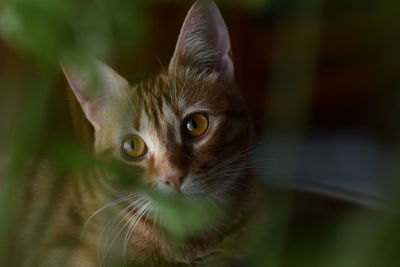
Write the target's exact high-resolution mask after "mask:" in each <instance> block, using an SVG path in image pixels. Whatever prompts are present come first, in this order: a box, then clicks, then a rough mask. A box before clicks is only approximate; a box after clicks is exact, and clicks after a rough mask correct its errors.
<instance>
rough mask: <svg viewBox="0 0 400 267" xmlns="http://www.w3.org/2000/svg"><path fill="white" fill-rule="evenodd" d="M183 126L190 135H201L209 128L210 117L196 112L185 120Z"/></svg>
mask: <svg viewBox="0 0 400 267" xmlns="http://www.w3.org/2000/svg"><path fill="white" fill-rule="evenodd" d="M183 126H184V131H185V133H186V134H187V135H188V136H189V137H199V136H202V135H203V134H204V133H205V132H206V131H207V129H208V118H207V116H206V115H204V114H202V113H195V114H192V115H190V116H189V117H188V118H187V119H186V120H185V121H184V125H183Z"/></svg>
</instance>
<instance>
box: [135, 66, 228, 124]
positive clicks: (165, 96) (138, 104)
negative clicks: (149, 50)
mask: <svg viewBox="0 0 400 267" xmlns="http://www.w3.org/2000/svg"><path fill="white" fill-rule="evenodd" d="M133 89H134V93H133V95H132V98H133V101H134V102H135V104H134V108H135V112H134V113H135V115H134V125H135V128H137V129H140V128H142V127H143V126H144V125H147V126H148V127H150V126H152V127H154V128H155V130H162V129H164V130H168V129H166V128H168V127H171V126H176V124H177V123H179V121H178V120H182V119H183V118H184V117H185V116H187V115H189V114H191V113H195V112H205V113H208V112H210V113H213V114H217V113H219V112H222V110H223V109H224V101H223V99H222V96H221V94H220V93H219V90H218V89H217V88H215V80H214V77H212V75H211V76H210V75H208V76H195V75H193V74H191V72H190V71H189V70H182V71H180V72H175V73H172V74H166V73H164V72H163V73H161V74H160V75H158V76H155V77H153V78H151V79H149V80H146V81H144V82H142V83H140V84H138V85H136V86H134V88H133ZM177 119H178V120H177ZM146 120H148V121H146ZM144 121H145V122H146V123H143V122H144Z"/></svg>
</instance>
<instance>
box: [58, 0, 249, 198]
mask: <svg viewBox="0 0 400 267" xmlns="http://www.w3.org/2000/svg"><path fill="white" fill-rule="evenodd" d="M95 69H96V74H97V80H96V83H94V84H95V85H93V83H91V82H90V81H89V79H88V77H87V76H86V75H84V74H83V73H80V72H79V71H77V70H74V69H73V68H69V67H64V72H65V74H66V77H67V79H68V82H69V84H70V85H71V87H72V89H73V91H74V93H75V95H76V97H77V99H78V101H79V102H80V104H81V106H82V109H83V111H84V113H85V115H86V117H87V119H88V120H89V121H90V122H91V124H92V125H93V126H94V129H95V150H96V152H97V153H103V154H107V155H108V156H111V157H112V158H114V159H117V160H119V161H121V162H123V163H125V164H127V165H129V166H131V167H132V170H134V173H136V174H139V176H140V177H141V179H142V181H143V182H144V183H146V184H149V185H151V186H153V187H156V188H159V189H160V190H163V191H172V192H180V193H182V194H184V195H208V196H219V197H221V196H222V195H221V194H224V193H228V192H231V191H232V190H234V189H235V187H239V186H240V185H241V184H243V181H241V179H243V172H244V170H245V169H246V166H245V162H244V161H245V158H246V156H245V155H246V152H247V149H248V146H249V139H250V135H251V126H250V121H249V116H248V113H247V110H246V108H245V105H244V103H243V100H242V97H241V94H240V92H239V90H238V89H237V88H236V87H235V86H234V84H233V79H234V67H233V61H232V55H231V46H230V40H229V35H228V30H227V28H226V25H225V23H224V21H223V19H222V17H221V14H220V12H219V11H218V8H217V7H216V5H215V4H214V3H213V2H212V1H199V2H196V3H195V4H194V5H193V6H192V8H191V9H190V11H189V13H188V15H187V17H186V19H185V22H184V24H183V27H182V29H181V32H180V36H179V39H178V42H177V45H176V49H175V52H174V54H173V57H172V59H171V61H170V64H169V66H168V68H167V69H165V70H163V71H162V72H161V73H160V74H159V75H158V76H156V77H154V78H151V79H149V80H147V81H144V82H142V83H140V84H136V85H130V84H129V83H128V82H127V81H126V80H125V79H124V78H122V77H121V76H120V75H118V74H117V73H116V72H115V71H114V70H112V69H111V68H109V67H108V66H106V65H104V64H103V63H100V62H97V63H95ZM222 197H223V196H222Z"/></svg>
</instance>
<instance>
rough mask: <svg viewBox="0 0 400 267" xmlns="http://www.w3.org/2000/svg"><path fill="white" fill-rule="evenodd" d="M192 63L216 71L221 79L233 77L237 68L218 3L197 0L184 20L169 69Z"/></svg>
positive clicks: (197, 68)
mask: <svg viewBox="0 0 400 267" xmlns="http://www.w3.org/2000/svg"><path fill="white" fill-rule="evenodd" d="M179 66H183V67H191V68H194V69H195V70H196V71H198V72H200V73H211V72H213V73H217V74H218V76H219V80H220V81H222V82H227V83H229V82H231V81H232V80H233V75H234V68H233V61H232V57H231V44H230V39H229V33H228V29H227V28H226V25H225V22H224V20H223V18H222V16H221V13H220V12H219V10H218V7H217V6H216V4H215V3H214V2H213V1H211V0H198V1H197V2H196V3H194V4H193V6H192V7H191V9H190V10H189V13H188V14H187V16H186V19H185V21H184V23H183V26H182V29H181V32H180V35H179V38H178V42H177V45H176V48H175V52H174V55H173V57H172V59H171V62H170V65H169V70H170V71H174V69H176V68H177V67H179Z"/></svg>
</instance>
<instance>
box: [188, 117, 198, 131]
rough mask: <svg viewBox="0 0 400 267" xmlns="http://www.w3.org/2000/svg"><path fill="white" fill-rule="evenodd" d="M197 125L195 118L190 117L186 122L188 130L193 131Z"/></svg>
mask: <svg viewBox="0 0 400 267" xmlns="http://www.w3.org/2000/svg"><path fill="white" fill-rule="evenodd" d="M197 127H198V125H197V121H196V120H195V119H191V120H190V121H189V122H188V124H187V128H188V130H189V131H193V130H195V129H197Z"/></svg>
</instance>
